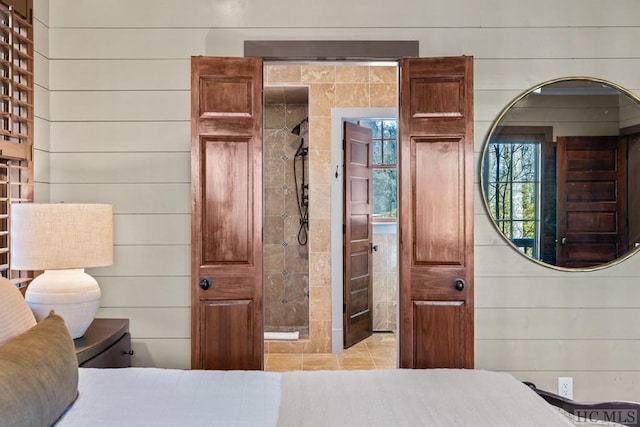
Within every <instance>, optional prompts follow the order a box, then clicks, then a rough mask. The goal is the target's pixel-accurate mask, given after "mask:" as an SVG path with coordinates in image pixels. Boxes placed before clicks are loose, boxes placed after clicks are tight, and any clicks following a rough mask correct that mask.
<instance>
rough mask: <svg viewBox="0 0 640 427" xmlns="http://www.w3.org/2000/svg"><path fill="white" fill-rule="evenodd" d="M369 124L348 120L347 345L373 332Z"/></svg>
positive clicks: (345, 336)
mask: <svg viewBox="0 0 640 427" xmlns="http://www.w3.org/2000/svg"><path fill="white" fill-rule="evenodd" d="M372 135H373V131H372V130H371V129H369V128H366V127H362V126H358V125H355V124H353V123H349V122H345V124H344V157H345V161H344V169H345V180H344V184H345V188H344V197H345V215H344V254H345V260H344V266H345V269H344V281H343V289H344V306H343V312H344V322H343V323H344V326H343V330H344V347H345V348H347V347H351V346H352V345H354V344H356V343H357V342H359V341H362V340H363V339H365V338H367V337H368V336H370V335H371V334H372V333H373V289H372V278H373V277H372V272H373V265H372V255H371V247H372V246H371V245H372V223H371V212H372V204H371V197H372V194H373V189H372V182H371V141H372Z"/></svg>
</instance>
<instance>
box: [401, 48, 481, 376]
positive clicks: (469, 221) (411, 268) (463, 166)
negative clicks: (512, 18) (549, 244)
mask: <svg viewBox="0 0 640 427" xmlns="http://www.w3.org/2000/svg"><path fill="white" fill-rule="evenodd" d="M400 74H401V78H400V165H399V177H400V194H399V205H400V220H399V229H400V264H399V265H400V366H401V367H403V368H472V367H473V337H474V335H473V59H472V58H471V57H452V58H429V59H423V58H420V59H404V60H402V62H401V69H400Z"/></svg>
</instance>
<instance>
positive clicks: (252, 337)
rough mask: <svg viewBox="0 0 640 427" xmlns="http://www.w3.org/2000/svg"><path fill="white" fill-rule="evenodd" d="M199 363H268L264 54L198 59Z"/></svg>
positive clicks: (195, 246)
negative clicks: (264, 264)
mask: <svg viewBox="0 0 640 427" xmlns="http://www.w3.org/2000/svg"><path fill="white" fill-rule="evenodd" d="M191 174H192V198H193V206H192V209H193V211H192V225H191V233H192V234H191V248H192V249H191V281H192V284H191V325H192V328H191V331H192V334H191V346H192V348H191V366H192V368H194V369H262V356H263V324H262V323H263V322H262V317H263V302H262V60H261V59H257V58H213V57H192V59H191Z"/></svg>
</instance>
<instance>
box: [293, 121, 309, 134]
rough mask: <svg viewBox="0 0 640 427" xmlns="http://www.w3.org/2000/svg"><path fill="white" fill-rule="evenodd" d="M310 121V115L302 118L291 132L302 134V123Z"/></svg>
mask: <svg viewBox="0 0 640 427" xmlns="http://www.w3.org/2000/svg"><path fill="white" fill-rule="evenodd" d="M308 121H309V117H305V118H304V119H302V121H301V122H300V123H298V124H297V125H296V126H295V127H294V128H293V129H291V133H292V134H294V135H296V136H300V130H301V129H302V125H303V124H304V123H305V122H308Z"/></svg>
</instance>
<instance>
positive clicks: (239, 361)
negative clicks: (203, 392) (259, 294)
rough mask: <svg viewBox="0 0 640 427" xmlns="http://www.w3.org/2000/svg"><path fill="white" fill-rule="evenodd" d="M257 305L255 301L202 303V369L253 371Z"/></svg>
mask: <svg viewBox="0 0 640 427" xmlns="http://www.w3.org/2000/svg"><path fill="white" fill-rule="evenodd" d="M253 304H254V302H253V301H252V300H226V301H206V300H205V301H203V302H202V303H201V306H202V308H201V313H202V314H201V319H202V320H201V321H202V323H203V325H202V327H201V334H202V335H201V337H200V339H201V341H202V343H203V347H204V348H203V354H204V356H203V362H202V367H201V368H202V369H218V367H219V366H224V367H225V368H226V369H252V365H253V359H254V357H253V356H254V355H253V352H254V351H255V349H254V345H253V331H254V325H253V321H254V320H253V310H254V307H253Z"/></svg>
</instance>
